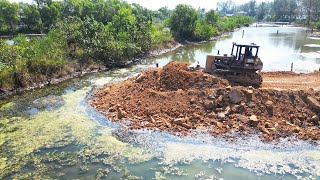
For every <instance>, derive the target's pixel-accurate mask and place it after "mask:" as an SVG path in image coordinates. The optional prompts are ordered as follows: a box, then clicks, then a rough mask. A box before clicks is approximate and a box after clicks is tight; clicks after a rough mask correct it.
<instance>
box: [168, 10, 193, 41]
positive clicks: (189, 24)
mask: <svg viewBox="0 0 320 180" xmlns="http://www.w3.org/2000/svg"><path fill="white" fill-rule="evenodd" d="M197 18H198V13H197V10H196V9H194V8H193V7H191V6H189V5H185V4H180V5H177V6H176V8H175V9H174V11H173V12H172V15H171V17H170V19H169V27H170V28H171V30H172V32H173V35H174V37H176V38H177V39H178V40H192V38H193V32H194V30H195V22H196V21H197Z"/></svg>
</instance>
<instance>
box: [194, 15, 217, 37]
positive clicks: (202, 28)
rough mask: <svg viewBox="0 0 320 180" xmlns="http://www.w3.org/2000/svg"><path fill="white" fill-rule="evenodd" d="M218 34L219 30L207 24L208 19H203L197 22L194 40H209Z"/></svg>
mask: <svg viewBox="0 0 320 180" xmlns="http://www.w3.org/2000/svg"><path fill="white" fill-rule="evenodd" d="M216 34H217V30H216V29H214V28H213V27H212V26H211V25H209V24H208V23H207V22H206V19H204V18H201V19H199V20H197V22H196V28H195V31H194V38H195V39H196V40H209V39H210V38H211V37H213V36H214V35H216Z"/></svg>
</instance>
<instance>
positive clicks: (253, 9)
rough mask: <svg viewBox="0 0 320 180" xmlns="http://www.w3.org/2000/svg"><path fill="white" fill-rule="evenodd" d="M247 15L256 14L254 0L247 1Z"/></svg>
mask: <svg viewBox="0 0 320 180" xmlns="http://www.w3.org/2000/svg"><path fill="white" fill-rule="evenodd" d="M248 15H249V16H252V17H254V16H256V0H251V1H250V2H249V11H248Z"/></svg>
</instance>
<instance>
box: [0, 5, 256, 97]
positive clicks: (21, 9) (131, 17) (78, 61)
mask: <svg viewBox="0 0 320 180" xmlns="http://www.w3.org/2000/svg"><path fill="white" fill-rule="evenodd" d="M0 10H1V11H0V35H16V34H27V33H45V34H46V36H43V37H41V38H27V37H26V36H25V35H18V36H16V37H15V38H13V44H8V43H6V42H5V41H3V40H1V39H0V92H1V89H17V88H21V87H28V86H31V85H32V84H34V83H35V82H47V83H48V84H50V83H51V81H52V79H53V78H57V77H62V76H65V75H68V74H69V75H70V74H72V73H74V72H79V73H82V72H83V71H84V70H86V69H88V68H90V67H91V66H92V65H96V66H100V65H104V66H105V67H107V68H112V67H121V66H124V65H127V64H128V63H130V62H132V60H134V59H135V58H136V57H138V56H141V55H143V54H145V53H148V52H149V51H150V50H152V49H156V48H161V47H162V46H165V44H167V43H168V42H172V41H173V39H175V40H177V41H181V42H184V41H202V40H209V39H210V38H211V37H212V36H215V35H217V34H219V33H221V32H224V31H231V30H233V29H234V28H236V27H240V26H243V25H248V24H250V23H252V19H253V18H251V17H247V16H233V17H225V16H220V15H219V14H218V13H217V12H215V11H214V10H210V11H208V12H205V11H204V10H203V9H194V8H193V7H191V6H188V5H178V6H177V7H176V8H175V9H174V10H170V9H168V8H167V7H163V8H160V9H159V10H157V11H151V10H149V9H146V8H143V7H142V6H140V5H139V4H128V3H126V2H125V1H120V0H63V1H52V0H35V1H34V3H32V4H27V3H11V2H9V1H8V0H0Z"/></svg>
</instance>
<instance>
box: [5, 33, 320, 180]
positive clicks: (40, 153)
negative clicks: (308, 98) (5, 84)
mask: <svg viewBox="0 0 320 180" xmlns="http://www.w3.org/2000/svg"><path fill="white" fill-rule="evenodd" d="M244 30H245V37H248V39H247V41H248V42H257V41H259V44H260V45H261V46H262V48H266V49H269V50H270V51H271V50H273V51H274V53H276V54H278V55H279V56H282V58H280V59H279V61H275V59H274V58H271V56H272V57H275V58H277V56H276V55H275V54H274V53H269V54H268V53H265V52H264V50H263V49H262V50H261V57H262V58H263V59H265V58H264V56H265V57H268V56H269V57H270V62H272V61H275V62H276V63H278V64H279V66H277V67H272V66H271V65H272V64H271V63H269V61H267V62H265V67H266V69H267V70H273V69H276V68H281V67H282V68H283V69H281V70H285V68H287V67H286V66H285V65H281V64H282V63H284V62H286V63H291V61H293V62H294V63H295V64H298V62H300V61H301V62H304V63H303V64H308V63H310V64H312V63H313V65H314V66H315V65H316V64H317V60H319V59H317V58H314V57H313V56H312V57H305V55H304V54H303V53H305V54H308V55H310V54H311V55H313V53H315V52H316V51H320V49H319V48H318V49H317V47H316V46H315V45H316V44H320V41H319V40H316V39H306V38H305V37H300V36H302V35H303V34H304V33H305V31H304V30H303V29H298V28H281V29H279V34H278V35H276V31H275V30H276V28H263V29H259V31H257V29H254V28H245V29H244ZM249 32H251V34H250V36H249ZM247 33H248V34H247ZM239 34H240V35H242V30H240V31H237V32H235V33H234V34H233V35H231V37H229V38H225V39H223V40H219V41H217V42H210V43H205V44H201V45H193V46H187V47H184V48H181V49H179V50H177V51H175V52H173V53H169V54H167V55H163V56H161V57H158V58H155V59H148V60H146V61H145V62H144V63H142V64H141V65H136V66H134V67H132V68H127V69H120V70H113V71H109V72H106V73H100V74H94V75H90V76H86V77H82V78H78V79H74V80H70V81H68V82H65V83H62V84H60V85H57V86H51V87H46V88H43V89H40V90H35V91H32V92H27V93H24V94H21V95H16V96H14V97H13V98H11V99H8V100H6V101H3V102H1V105H0V179H12V178H17V179H22V178H30V177H31V178H37V179H51V178H52V179H80V178H82V179H120V178H122V179H219V178H222V179H235V177H236V178H237V179H275V178H282V179H296V178H307V179H319V178H320V146H319V145H318V144H310V143H309V142H303V141H298V140H296V139H295V138H294V137H290V138H288V139H282V140H281V141H280V142H277V143H272V144H265V143H262V142H260V141H259V140H258V138H257V137H255V136H249V137H244V138H242V139H241V140H237V141H235V142H229V141H227V140H225V139H219V138H212V137H210V136H207V135H206V134H203V133H199V132H194V135H195V136H188V137H176V136H173V135H170V134H168V133H165V132H157V131H155V132H151V131H146V130H145V131H122V130H121V129H120V128H119V127H118V125H117V124H116V123H111V122H110V121H108V120H106V119H105V118H104V117H102V116H101V115H100V114H99V113H97V112H95V111H94V109H92V108H91V107H88V106H87V104H86V98H88V96H89V95H90V91H91V89H92V87H93V86H101V85H103V84H105V83H112V82H117V81H121V80H123V79H125V78H127V77H130V76H132V75H135V74H137V73H139V72H140V71H141V70H143V69H145V68H147V67H150V66H153V65H154V64H155V63H156V62H157V63H159V64H160V65H164V64H165V63H166V62H168V61H170V60H173V59H174V60H177V61H190V62H194V61H196V60H197V61H199V63H200V64H203V63H204V59H205V56H206V54H207V53H211V52H215V51H217V50H218V49H220V52H222V53H224V52H223V49H224V47H226V48H227V49H228V48H230V44H231V42H233V41H235V40H237V39H238V38H239V37H238V36H239ZM240 39H242V38H241V36H240ZM263 43H267V44H268V43H269V45H270V46H268V47H264V46H263ZM287 43H291V44H287ZM310 44H311V46H310ZM306 45H307V46H306ZM281 48H283V49H284V50H283V51H281ZM284 52H285V53H284ZM284 54H286V56H284ZM266 59H267V58H266ZM286 63H284V64H286ZM268 64H269V65H268ZM313 68H315V67H313ZM302 70H303V71H309V70H312V69H311V68H309V67H308V66H306V65H305V66H303V67H301V71H302Z"/></svg>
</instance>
